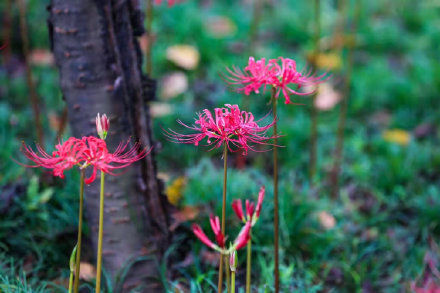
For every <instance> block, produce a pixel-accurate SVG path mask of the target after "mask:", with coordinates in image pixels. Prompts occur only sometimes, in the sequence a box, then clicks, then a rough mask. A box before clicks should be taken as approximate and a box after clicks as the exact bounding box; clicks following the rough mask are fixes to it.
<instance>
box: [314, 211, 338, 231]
mask: <svg viewBox="0 0 440 293" xmlns="http://www.w3.org/2000/svg"><path fill="white" fill-rule="evenodd" d="M318 219H319V223H320V224H321V226H322V228H324V229H326V230H329V229H332V228H334V227H335V225H336V220H335V217H333V215H331V214H329V213H328V212H326V211H321V212H319V214H318Z"/></svg>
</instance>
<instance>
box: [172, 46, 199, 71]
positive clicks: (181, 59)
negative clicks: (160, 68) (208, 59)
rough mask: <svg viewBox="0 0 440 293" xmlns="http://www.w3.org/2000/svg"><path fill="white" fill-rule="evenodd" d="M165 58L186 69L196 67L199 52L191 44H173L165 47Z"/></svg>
mask: <svg viewBox="0 0 440 293" xmlns="http://www.w3.org/2000/svg"><path fill="white" fill-rule="evenodd" d="M166 55H167V59H168V60H170V61H171V62H173V63H174V64H176V65H177V66H179V67H182V68H184V69H187V70H192V69H195V68H196V67H197V65H198V64H199V61H200V53H199V51H198V50H197V48H196V47H194V46H191V45H175V46H171V47H169V48H168V49H167V52H166Z"/></svg>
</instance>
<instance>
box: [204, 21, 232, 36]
mask: <svg viewBox="0 0 440 293" xmlns="http://www.w3.org/2000/svg"><path fill="white" fill-rule="evenodd" d="M205 26H206V29H207V31H208V32H209V33H210V34H211V35H212V36H214V37H216V38H226V37H230V36H233V35H234V34H235V33H236V31H237V26H236V25H235V23H234V22H233V21H232V20H231V19H230V18H229V17H226V16H214V17H211V18H210V19H208V20H207V21H206V22H205Z"/></svg>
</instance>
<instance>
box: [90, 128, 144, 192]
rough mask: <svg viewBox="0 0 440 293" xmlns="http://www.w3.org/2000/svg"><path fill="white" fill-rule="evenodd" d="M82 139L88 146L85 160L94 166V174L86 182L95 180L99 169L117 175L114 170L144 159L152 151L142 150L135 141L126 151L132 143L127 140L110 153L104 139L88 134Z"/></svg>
mask: <svg viewBox="0 0 440 293" xmlns="http://www.w3.org/2000/svg"><path fill="white" fill-rule="evenodd" d="M82 141H83V142H84V144H85V145H86V146H87V148H86V149H85V151H84V153H83V156H84V158H85V162H86V164H87V166H89V165H90V166H93V172H92V175H91V176H90V177H89V178H86V179H85V180H84V182H85V183H86V184H90V183H92V182H93V181H94V180H95V178H96V172H97V170H100V171H102V172H104V173H108V174H111V175H115V174H114V173H113V170H115V169H121V168H125V167H127V166H129V165H131V164H133V163H134V162H136V161H139V160H141V159H143V158H144V157H145V156H147V155H148V154H149V153H150V151H151V149H150V150H147V149H143V150H141V148H140V144H139V143H135V144H134V146H133V147H132V148H131V149H129V150H128V151H125V150H126V149H127V147H128V145H129V143H130V141H127V142H126V143H120V144H119V145H118V147H117V148H116V150H115V152H114V153H110V152H109V151H108V149H107V144H106V142H105V141H104V140H103V139H100V138H97V137H94V136H87V137H83V138H82ZM124 151H125V152H124Z"/></svg>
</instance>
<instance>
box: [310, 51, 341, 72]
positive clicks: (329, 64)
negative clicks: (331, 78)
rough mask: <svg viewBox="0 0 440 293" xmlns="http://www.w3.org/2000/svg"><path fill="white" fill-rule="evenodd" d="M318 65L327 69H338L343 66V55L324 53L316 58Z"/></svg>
mask: <svg viewBox="0 0 440 293" xmlns="http://www.w3.org/2000/svg"><path fill="white" fill-rule="evenodd" d="M316 66H318V68H322V69H325V70H338V69H341V67H342V59H341V55H339V54H337V53H322V54H318V56H317V58H316Z"/></svg>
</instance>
